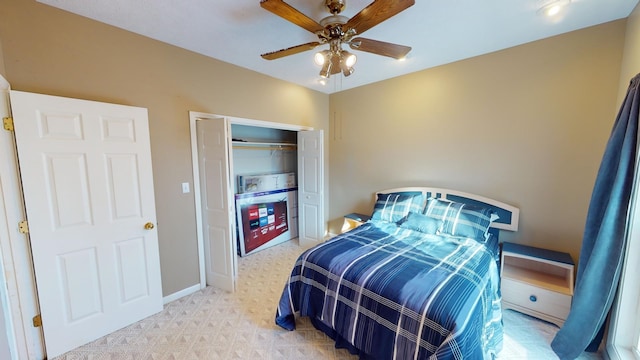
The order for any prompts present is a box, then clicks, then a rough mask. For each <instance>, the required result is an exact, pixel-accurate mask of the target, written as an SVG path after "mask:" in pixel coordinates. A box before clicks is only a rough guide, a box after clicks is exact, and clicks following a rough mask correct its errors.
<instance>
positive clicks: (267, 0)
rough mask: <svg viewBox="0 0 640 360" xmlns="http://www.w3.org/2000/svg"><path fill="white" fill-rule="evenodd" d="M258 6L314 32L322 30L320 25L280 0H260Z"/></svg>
mask: <svg viewBox="0 0 640 360" xmlns="http://www.w3.org/2000/svg"><path fill="white" fill-rule="evenodd" d="M260 6H261V7H262V8H263V9H266V10H269V11H271V12H272V13H274V14H276V15H278V16H280V17H281V18H283V19H285V20H287V21H290V22H292V23H294V24H296V25H298V26H300V27H301V28H303V29H305V30H307V31H311V32H312V33H314V34H315V33H317V32H318V31H322V30H324V28H323V27H322V25H320V24H318V23H317V22H316V21H315V20H313V19H311V18H310V17H308V16H307V15H305V14H303V13H301V12H300V11H298V10H296V9H295V8H293V7H292V6H291V5H289V4H287V3H286V2H284V1H282V0H260Z"/></svg>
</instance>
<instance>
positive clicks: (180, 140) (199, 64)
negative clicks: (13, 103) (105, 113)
mask: <svg viewBox="0 0 640 360" xmlns="http://www.w3.org/2000/svg"><path fill="white" fill-rule="evenodd" d="M0 40H1V41H2V49H3V54H4V67H5V72H4V73H5V75H6V78H7V80H8V81H9V82H10V83H11V86H12V88H13V89H16V90H22V91H29V92H36V93H46V94H50V95H59V96H67V97H74V98H82V99H90V100H96V101H105V102H113V103H119V104H125V105H134V106H140V107H145V108H148V110H149V123H150V132H151V150H152V157H153V172H154V181H155V193H156V204H157V220H158V235H159V242H160V256H161V266H162V284H163V286H162V287H163V293H164V295H165V296H166V295H170V294H172V293H174V292H177V291H180V290H183V289H185V288H187V287H190V286H193V285H195V284H198V282H199V274H198V265H197V264H198V259H197V247H196V246H197V243H196V227H195V209H194V194H193V193H189V194H182V192H181V186H180V183H182V182H190V183H191V184H193V177H192V167H191V144H190V138H189V115H188V111H189V110H194V111H202V112H209V113H215V114H223V115H230V116H237V117H243V118H251V119H260V120H267V121H274V122H282V123H288V124H298V125H304V126H312V127H314V128H316V129H327V128H328V118H329V116H328V109H329V97H328V95H326V94H321V93H319V92H315V91H311V90H308V89H305V88H302V87H300V86H297V85H293V84H290V83H288V82H284V81H279V80H276V79H273V78H270V77H267V76H264V75H261V74H258V73H256V72H252V71H248V70H245V69H242V68H239V67H237V66H234V65H231V64H228V63H224V62H220V61H216V60H212V59H210V58H207V57H204V56H201V55H197V54H195V53H192V52H189V51H185V50H182V49H179V48H176V47H173V46H170V45H167V44H164V43H161V42H157V41H154V40H151V39H148V38H145V37H142V36H138V35H135V34H132V33H129V32H126V31H123V30H120V29H117V28H114V27H111V26H107V25H105V24H102V23H98V22H96V21H92V20H90V19H86V18H83V17H80V16H76V15H72V14H70V13H67V12H64V11H60V10H57V9H55V8H52V7H49V6H46V5H42V4H39V3H36V2H35V1H33V0H28V1H27V0H2V12H1V13H0ZM0 54H1V53H0ZM256 56H258V55H257V54H256ZM0 64H2V62H0Z"/></svg>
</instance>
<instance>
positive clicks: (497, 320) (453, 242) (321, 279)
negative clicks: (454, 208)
mask: <svg viewBox="0 0 640 360" xmlns="http://www.w3.org/2000/svg"><path fill="white" fill-rule="evenodd" d="M496 254H497V244H495V243H494V246H493V249H489V248H488V246H485V245H483V244H480V243H478V242H476V241H475V240H472V239H466V238H456V237H448V236H439V235H426V234H424V233H420V232H417V231H414V230H409V229H404V228H400V227H398V226H396V225H395V224H392V223H386V222H376V221H370V222H368V223H366V224H364V225H362V226H360V227H358V228H356V229H354V230H351V231H349V232H347V233H345V234H342V235H340V236H337V237H335V238H333V239H331V240H329V241H328V242H326V243H323V244H320V245H318V246H316V247H314V248H311V249H309V250H307V251H305V252H304V253H302V254H301V255H300V257H299V258H298V260H297V261H296V264H295V266H294V268H293V270H292V272H291V276H290V278H289V282H288V284H287V285H286V286H285V289H284V291H283V293H282V297H281V298H280V302H279V304H278V309H277V313H276V323H277V324H278V325H280V326H281V327H283V328H285V329H288V330H293V329H294V328H295V315H300V316H308V317H309V318H310V319H311V321H312V323H313V325H314V326H315V327H316V328H318V329H320V330H322V331H324V332H325V333H326V334H327V335H329V336H330V337H331V338H333V339H334V340H335V341H336V347H346V348H348V349H349V351H351V352H352V353H354V354H359V355H360V358H361V359H436V358H437V359H474V360H475V359H491V358H492V355H495V354H497V352H498V351H499V350H500V349H501V347H502V312H501V308H500V295H499V290H498V289H499V275H498V267H497V263H496V261H495V260H496V256H497V255H496Z"/></svg>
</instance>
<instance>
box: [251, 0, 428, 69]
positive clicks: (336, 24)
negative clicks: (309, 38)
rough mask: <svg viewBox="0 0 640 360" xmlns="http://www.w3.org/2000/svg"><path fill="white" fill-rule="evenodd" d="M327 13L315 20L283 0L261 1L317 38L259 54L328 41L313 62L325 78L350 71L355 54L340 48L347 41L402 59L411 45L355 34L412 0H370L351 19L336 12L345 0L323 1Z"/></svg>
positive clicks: (308, 47)
mask: <svg viewBox="0 0 640 360" xmlns="http://www.w3.org/2000/svg"><path fill="white" fill-rule="evenodd" d="M324 2H325V5H326V7H327V9H328V10H329V13H330V14H331V15H329V16H327V17H325V18H324V19H322V20H320V22H316V21H315V20H313V19H311V18H309V17H308V16H306V15H305V14H303V13H301V12H300V11H298V10H296V9H295V8H293V7H292V6H291V5H289V4H287V3H285V2H284V1H283V0H261V1H260V6H261V7H262V8H264V9H266V10H268V11H271V12H272V13H274V14H276V15H278V16H280V17H282V18H283V19H285V20H287V21H290V22H292V23H294V24H296V25H298V26H300V27H302V28H303V29H305V30H307V31H310V32H312V33H314V34H315V35H317V36H318V41H313V42H309V43H306V44H301V45H296V46H292V47H289V48H286V49H282V50H277V51H273V52H268V53H265V54H262V55H260V56H262V58H264V59H267V60H274V59H279V58H282V57H285V56H289V55H293V54H297V53H300V52H303V51H308V50H312V49H314V48H316V47H317V46H320V45H323V44H327V43H328V44H329V50H323V51H320V52H318V53H316V54H315V57H314V61H315V62H316V64H318V65H320V66H322V69H321V70H320V76H321V77H323V78H328V77H329V76H331V75H333V74H337V73H339V72H341V71H342V73H343V74H344V76H349V75H351V74H352V73H353V71H354V70H353V65H354V64H355V62H356V56H355V55H354V54H352V53H350V52H348V51H346V50H343V49H342V44H347V45H349V47H350V48H351V49H353V50H360V51H365V52H369V53H372V54H377V55H382V56H388V57H391V58H394V59H402V58H404V57H405V56H406V55H407V54H408V53H409V51H411V47H409V46H404V45H397V44H392V43H388V42H383V41H378V40H372V39H367V38H363V37H355V36H356V35H360V34H362V33H363V32H365V31H367V30H368V29H370V28H372V27H374V26H376V25H378V24H379V23H381V22H383V21H385V20H387V19H389V18H390V17H392V16H394V15H396V14H398V13H400V12H401V11H403V10H405V9H406V8H408V7H410V6H412V5H413V4H414V3H415V0H374V1H373V2H372V3H371V4H369V6H367V7H366V8H364V9H362V10H361V11H360V12H359V13H357V14H356V15H354V16H353V17H352V18H347V17H346V16H343V15H339V14H340V12H342V10H343V9H344V7H345V0H324Z"/></svg>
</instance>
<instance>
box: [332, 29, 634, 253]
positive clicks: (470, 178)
mask: <svg viewBox="0 0 640 360" xmlns="http://www.w3.org/2000/svg"><path fill="white" fill-rule="evenodd" d="M624 37H625V20H619V21H615V22H611V23H607V24H603V25H600V26H596V27H592V28H588V29H584V30H580V31H576V32H572V33H567V34H564V35H560V36H556V37H553V38H549V39H545V40H541V41H536V42H532V43H529V44H525V45H521V46H517V47H513V48H510V49H506V50H503V51H499V52H495V53H491V54H488V55H484V56H479V57H476V58H472V59H468V60H464V61H459V62H456V63H452V64H448V65H444V66H440V67H437V68H432V69H428V70H424V71H421V72H417V73H414V74H411V75H408V76H403V77H399V78H395V79H392V80H388V81H384V82H380V83H376V84H372V85H368V86H363V87H359V88H356V89H351V90H347V91H343V92H340V93H336V94H332V95H331V96H330V104H331V110H330V116H331V117H332V119H331V120H330V121H331V122H332V124H331V127H332V129H333V128H335V129H337V131H335V132H334V133H333V134H332V136H331V138H330V147H331V156H330V161H329V164H330V172H331V174H332V176H331V183H330V190H331V194H330V203H331V210H330V218H331V219H337V218H339V217H340V216H342V214H345V213H349V212H352V211H359V212H370V211H371V208H372V205H373V195H372V194H373V192H374V191H376V190H379V189H384V188H392V187H399V186H411V185H430V186H437V187H446V188H451V189H457V190H461V191H467V192H472V193H477V194H481V195H484V196H487V197H490V198H495V199H497V200H501V201H504V202H507V203H510V204H512V205H515V206H517V207H519V208H520V209H521V218H520V220H521V223H520V230H519V231H518V233H516V234H513V235H511V236H503V238H502V239H505V240H511V241H516V242H519V243H523V244H531V245H536V246H541V247H545V248H550V249H557V250H562V251H567V252H570V253H571V255H572V256H573V258H574V259H575V260H577V259H578V254H579V251H580V246H581V239H582V232H583V229H584V222H585V217H586V211H587V207H588V204H589V200H590V195H591V190H592V188H593V183H594V180H595V175H596V173H597V170H598V167H599V164H600V160H601V157H602V154H603V150H604V146H605V144H606V141H607V139H608V136H609V133H610V131H611V126H612V124H613V120H614V118H615V114H616V110H617V109H616V106H617V104H616V97H617V94H618V84H619V76H620V64H621V61H622V49H623V44H624ZM636 64H637V62H636Z"/></svg>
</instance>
